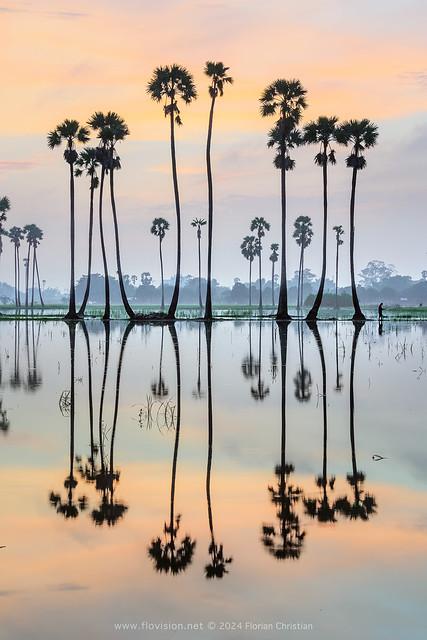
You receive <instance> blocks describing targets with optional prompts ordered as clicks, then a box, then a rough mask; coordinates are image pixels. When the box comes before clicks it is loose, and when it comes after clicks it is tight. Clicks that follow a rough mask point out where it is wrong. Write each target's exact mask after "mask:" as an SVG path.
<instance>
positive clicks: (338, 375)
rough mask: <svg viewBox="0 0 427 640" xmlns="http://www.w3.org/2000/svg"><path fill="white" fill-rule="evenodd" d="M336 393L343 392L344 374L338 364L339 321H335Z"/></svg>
mask: <svg viewBox="0 0 427 640" xmlns="http://www.w3.org/2000/svg"><path fill="white" fill-rule="evenodd" d="M335 371H336V374H335V391H342V382H341V379H342V373H340V370H339V364H338V320H335Z"/></svg>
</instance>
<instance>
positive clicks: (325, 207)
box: [307, 149, 328, 322]
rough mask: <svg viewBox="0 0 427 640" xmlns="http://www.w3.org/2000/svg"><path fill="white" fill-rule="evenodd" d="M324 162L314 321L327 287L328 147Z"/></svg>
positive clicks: (311, 310) (311, 317) (310, 313)
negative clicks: (321, 223)
mask: <svg viewBox="0 0 427 640" xmlns="http://www.w3.org/2000/svg"><path fill="white" fill-rule="evenodd" d="M324 158H325V159H324V162H323V243H322V274H321V276H320V283H319V289H318V291H317V295H316V298H315V300H314V303H313V306H312V308H311V309H310V311H309V312H308V315H307V320H308V321H309V322H313V321H315V320H317V315H318V313H319V309H320V305H321V304H322V298H323V291H324V288H325V278H326V249H327V246H326V240H327V235H328V165H327V161H326V149H324Z"/></svg>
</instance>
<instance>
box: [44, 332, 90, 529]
mask: <svg viewBox="0 0 427 640" xmlns="http://www.w3.org/2000/svg"><path fill="white" fill-rule="evenodd" d="M68 333H69V339H70V392H69V395H68V396H67V402H66V403H61V402H60V408H61V412H62V414H63V415H69V416H70V473H69V475H68V477H67V478H65V481H64V487H65V488H66V489H67V498H66V500H64V501H63V500H62V498H61V495H60V494H59V493H55V492H54V491H51V492H50V496H49V500H50V503H51V505H52V506H53V507H54V508H55V509H56V512H57V513H60V514H62V515H63V516H64V518H67V519H68V518H73V519H74V518H77V516H78V515H79V511H84V510H85V509H86V507H87V498H86V496H80V497H79V498H78V499H77V502H76V501H75V499H74V490H75V488H76V487H77V485H78V481H77V480H76V478H75V476H74V422H75V420H74V417H75V403H74V399H75V373H74V371H75V347H76V325H75V324H74V323H69V324H68ZM63 395H64V394H63ZM61 397H62V396H61Z"/></svg>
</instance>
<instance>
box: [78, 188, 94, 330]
mask: <svg viewBox="0 0 427 640" xmlns="http://www.w3.org/2000/svg"><path fill="white" fill-rule="evenodd" d="M94 192H95V184H94V177H93V176H91V179H90V204H89V249H88V260H87V279H86V289H85V293H84V296H83V301H82V303H81V305H80V309H79V316H82V317H83V316H84V314H85V310H86V305H87V301H88V300H89V292H90V278H91V271H92V244H93V197H94Z"/></svg>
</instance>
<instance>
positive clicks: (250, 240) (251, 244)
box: [240, 236, 261, 308]
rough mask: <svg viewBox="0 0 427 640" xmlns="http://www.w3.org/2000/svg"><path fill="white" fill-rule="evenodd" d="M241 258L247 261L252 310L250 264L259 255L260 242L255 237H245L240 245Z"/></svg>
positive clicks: (250, 296)
mask: <svg viewBox="0 0 427 640" xmlns="http://www.w3.org/2000/svg"><path fill="white" fill-rule="evenodd" d="M240 250H241V253H242V256H243V257H244V258H246V260H249V307H250V308H252V262H253V261H254V259H255V257H256V256H257V255H259V254H260V252H261V249H260V242H259V240H258V238H255V236H245V237H244V238H243V242H242V244H241V245H240Z"/></svg>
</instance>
